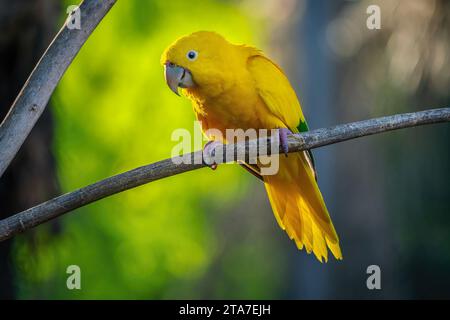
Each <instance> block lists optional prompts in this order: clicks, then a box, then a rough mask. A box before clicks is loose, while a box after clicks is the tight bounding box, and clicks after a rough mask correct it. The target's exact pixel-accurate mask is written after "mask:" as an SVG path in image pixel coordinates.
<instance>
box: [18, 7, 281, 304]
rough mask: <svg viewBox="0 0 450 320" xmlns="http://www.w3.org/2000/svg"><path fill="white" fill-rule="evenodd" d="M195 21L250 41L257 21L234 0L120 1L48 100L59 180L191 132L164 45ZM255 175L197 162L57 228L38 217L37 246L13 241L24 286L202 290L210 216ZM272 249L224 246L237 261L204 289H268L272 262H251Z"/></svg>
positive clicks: (145, 158) (161, 294)
mask: <svg viewBox="0 0 450 320" xmlns="http://www.w3.org/2000/svg"><path fill="white" fill-rule="evenodd" d="M230 21H233V23H230ZM197 30H215V31H217V32H220V33H221V34H223V35H224V36H225V37H227V38H229V39H230V40H232V41H235V42H238V43H255V42H257V33H256V32H255V30H254V28H252V21H251V20H250V19H249V18H248V17H247V16H246V15H245V13H244V12H243V11H241V9H240V8H239V7H238V6H236V5H234V4H230V3H227V2H223V1H201V2H196V5H195V6H193V5H191V4H190V3H189V1H182V0H176V1H169V2H168V1H128V0H127V1H118V3H117V4H116V5H115V7H114V8H113V9H112V10H111V12H110V13H109V14H108V15H107V16H106V18H105V19H104V20H103V21H102V23H101V24H100V25H99V27H98V28H97V30H96V31H95V32H94V34H93V35H92V36H91V37H90V38H89V40H88V41H87V43H86V44H85V46H84V47H83V49H82V50H81V52H80V53H79V55H78V56H77V57H76V59H75V61H74V63H73V64H72V65H71V67H70V68H69V70H68V71H67V73H66V74H65V76H64V78H63V80H62V82H61V83H60V85H59V86H58V89H57V91H56V94H55V95H54V97H53V100H52V102H53V113H54V115H55V118H56V119H55V123H56V131H55V142H54V148H53V149H54V152H55V154H56V160H57V170H58V177H59V181H60V183H61V189H62V191H64V192H68V191H71V190H74V189H76V188H79V187H82V186H84V185H87V184H89V183H92V182H94V181H96V180H99V179H102V178H104V177H107V176H110V175H113V174H116V173H118V172H122V171H125V170H129V169H132V168H134V167H137V166H141V165H144V164H148V163H151V162H155V161H158V160H161V159H164V158H168V157H170V154H171V149H172V148H173V147H174V146H175V144H176V143H175V142H173V141H171V134H172V132H173V131H174V130H175V129H177V128H186V129H188V130H189V131H191V132H193V120H194V115H193V112H192V108H191V105H190V103H189V102H188V101H187V100H186V99H182V98H178V97H176V96H175V95H174V94H173V93H172V92H171V91H170V90H168V89H167V87H166V84H165V82H164V78H163V69H162V67H161V65H160V56H161V53H162V51H163V50H164V49H165V48H166V47H167V46H168V45H169V44H170V43H171V42H173V41H174V40H175V39H177V38H178V37H180V36H182V35H184V34H188V33H191V32H194V31H197ZM250 180H251V176H249V175H246V174H245V172H244V171H243V170H240V168H238V167H237V166H228V165H227V166H222V167H221V168H220V169H219V170H217V171H216V172H215V173H214V174H212V173H211V171H210V170H205V169H203V170H198V171H195V172H191V173H187V174H183V175H178V176H175V177H171V178H168V179H164V180H161V181H157V182H154V183H151V184H149V185H146V186H142V187H139V188H137V189H134V190H131V191H127V192H124V193H121V194H118V195H115V196H113V197H111V198H109V199H107V200H105V201H99V202H96V203H94V204H92V205H89V206H87V207H85V208H82V209H79V210H76V212H74V213H71V214H70V215H67V216H65V217H63V218H62V219H60V221H59V222H60V223H61V224H62V227H63V230H64V232H63V233H61V235H59V236H57V237H56V238H55V237H49V236H48V233H47V232H46V229H48V228H47V227H45V226H44V227H40V228H39V232H38V234H37V238H36V239H37V240H36V241H37V245H33V246H32V245H29V244H27V243H26V242H25V241H18V242H16V252H17V254H16V260H17V266H19V270H18V274H19V276H20V277H21V278H22V280H23V281H21V282H19V286H20V288H19V293H20V296H21V297H22V298H39V297H46V298H49V297H50V298H146V299H149V298H202V297H205V292H204V291H205V290H202V288H197V289H196V288H193V286H194V285H197V286H198V280H199V279H201V278H202V277H203V276H204V275H205V273H206V272H207V271H208V269H209V268H210V265H211V262H212V261H213V260H214V257H215V255H218V254H220V248H218V242H217V237H216V230H214V227H213V224H212V223H211V221H214V219H216V217H215V216H216V215H218V214H220V213H221V212H224V209H225V211H226V209H227V208H228V210H229V209H230V206H232V205H233V203H234V202H235V201H239V199H241V198H243V197H245V196H246V195H247V192H248V186H249V181H250ZM219 209H222V210H219ZM255 248H258V250H259V249H262V250H259V251H258V250H255ZM270 248H271V246H270V245H268V246H264V244H263V243H261V244H260V245H256V246H253V247H252V248H250V247H246V245H245V243H244V244H243V245H242V246H240V247H239V248H235V250H232V251H230V252H228V253H227V255H228V256H227V257H225V258H224V261H225V264H226V266H225V267H224V269H225V270H236V269H238V268H239V269H240V272H239V273H236V272H228V273H227V272H225V273H224V274H223V275H222V277H221V278H220V281H218V283H217V286H215V288H214V290H213V291H212V292H210V290H208V291H209V292H208V294H210V295H211V297H214V296H216V297H217V296H223V295H226V294H232V296H234V297H237V298H239V297H247V298H248V297H253V298H258V297H264V298H270V297H273V296H275V295H276V290H274V289H275V287H276V284H274V283H273V281H266V280H265V279H266V278H267V275H268V273H270V272H271V270H270V269H271V265H270V264H269V265H266V266H265V267H264V268H258V269H255V268H254V264H255V263H258V259H263V257H264V256H265V255H266V254H270V252H267V250H268V249H269V250H270ZM249 251H252V252H254V254H251V255H249V254H248V253H249ZM255 255H257V256H255ZM246 260H248V261H246ZM71 264H76V265H78V266H80V268H81V272H82V279H83V281H82V290H73V291H70V290H67V288H66V279H67V274H66V273H65V270H66V267H67V266H68V265H71ZM244 278H245V281H243V279H244ZM228 296H229V295H228Z"/></svg>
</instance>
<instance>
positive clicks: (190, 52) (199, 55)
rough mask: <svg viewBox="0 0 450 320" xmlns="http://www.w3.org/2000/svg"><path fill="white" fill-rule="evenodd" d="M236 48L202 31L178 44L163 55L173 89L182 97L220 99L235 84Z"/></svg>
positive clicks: (163, 62) (167, 79) (216, 36)
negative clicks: (205, 96)
mask: <svg viewBox="0 0 450 320" xmlns="http://www.w3.org/2000/svg"><path fill="white" fill-rule="evenodd" d="M235 47H236V46H235V45H233V44H231V43H229V42H228V41H227V40H225V39H224V38H223V37H222V36H221V35H219V34H217V33H215V32H209V31H199V32H195V33H193V34H190V35H187V36H184V37H181V38H179V39H178V40H176V41H175V42H174V43H173V44H172V45H170V46H169V47H168V48H167V49H166V50H165V51H164V53H163V54H162V57H161V64H162V65H163V66H164V76H165V79H166V83H167V85H168V86H169V88H170V89H171V90H172V91H173V92H175V93H176V94H177V95H179V94H178V88H183V89H184V90H186V91H187V93H188V94H194V95H195V94H197V95H198V94H202V93H203V94H208V95H217V94H220V93H221V92H222V91H223V90H225V89H226V87H228V86H229V85H232V83H233V82H234V81H232V80H233V79H232V78H233V72H232V70H231V69H232V68H231V66H233V65H234V64H235V62H236V60H237V59H236V55H237V50H236V48H235Z"/></svg>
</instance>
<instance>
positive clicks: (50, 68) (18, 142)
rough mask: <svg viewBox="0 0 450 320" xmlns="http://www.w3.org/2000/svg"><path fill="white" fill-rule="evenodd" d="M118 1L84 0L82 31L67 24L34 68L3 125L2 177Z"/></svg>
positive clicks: (0, 137)
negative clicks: (83, 47) (61, 83)
mask: <svg viewBox="0 0 450 320" xmlns="http://www.w3.org/2000/svg"><path fill="white" fill-rule="evenodd" d="M115 2H116V0H101V1H99V0H84V1H83V2H82V3H81V5H80V6H79V10H80V16H81V19H80V20H81V21H80V22H81V29H79V30H78V29H70V28H69V27H68V26H67V22H66V23H65V24H64V26H63V27H62V28H61V30H60V31H59V32H58V34H57V35H56V37H55V39H53V41H52V43H51V44H50V46H49V47H48V48H47V50H46V51H45V53H44V55H43V56H42V58H41V59H40V60H39V62H38V64H37V65H36V67H35V68H34V70H33V72H32V73H31V75H30V77H29V78H28V80H27V81H26V82H25V85H24V86H23V88H22V90H21V91H20V93H19V95H18V96H17V98H16V100H15V101H14V103H13V105H12V107H11V109H10V111H9V113H8V114H7V116H6V117H5V119H4V120H3V122H2V123H1V125H0V150H1V152H0V177H1V176H2V175H3V173H4V172H5V170H6V168H7V167H8V166H9V164H10V163H11V161H12V159H13V158H14V157H15V155H16V154H17V152H18V151H19V149H20V147H21V146H22V144H23V142H24V141H25V139H26V138H27V136H28V134H29V133H30V131H31V129H33V127H34V125H35V123H36V121H37V120H38V119H39V117H40V116H41V114H42V112H43V111H44V109H45V107H46V106H47V103H48V101H49V99H50V97H51V95H52V93H53V91H54V90H55V88H56V85H57V84H58V83H59V81H60V80H61V78H62V76H63V74H64V72H65V71H66V69H67V68H68V67H69V65H70V64H71V63H72V60H73V59H74V57H75V56H76V55H77V53H78V51H79V50H80V48H81V47H82V46H83V44H84V43H85V41H86V40H87V38H88V37H89V36H90V35H91V33H92V32H93V31H94V29H95V27H96V26H97V25H98V24H99V23H100V21H101V20H102V19H103V17H104V16H105V15H106V14H107V13H108V11H109V10H110V9H111V7H112V6H113V5H114V3H115Z"/></svg>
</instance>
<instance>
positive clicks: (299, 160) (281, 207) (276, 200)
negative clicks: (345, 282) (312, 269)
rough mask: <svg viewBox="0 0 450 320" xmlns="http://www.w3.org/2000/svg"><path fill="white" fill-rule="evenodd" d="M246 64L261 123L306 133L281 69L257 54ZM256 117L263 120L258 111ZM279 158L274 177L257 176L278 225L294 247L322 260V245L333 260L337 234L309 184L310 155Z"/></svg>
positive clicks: (311, 174) (312, 184)
mask: <svg viewBox="0 0 450 320" xmlns="http://www.w3.org/2000/svg"><path fill="white" fill-rule="evenodd" d="M247 61H248V62H247V68H248V71H249V73H250V74H251V76H252V78H253V81H254V83H255V86H256V90H257V92H258V94H259V96H260V98H261V99H262V101H263V102H264V105H265V107H266V108H267V119H271V118H273V117H275V118H276V119H277V120H278V121H277V120H275V119H274V120H269V121H273V126H274V128H275V127H280V123H282V124H283V125H284V126H285V127H286V128H288V129H289V130H291V131H292V132H293V133H298V132H299V131H306V130H307V129H308V127H307V124H306V121H305V117H304V115H303V112H302V109H301V106H300V103H299V101H298V98H297V95H296V93H295V91H294V89H293V88H292V87H291V84H290V82H289V80H288V79H287V77H286V76H285V74H284V73H283V71H282V70H281V68H280V67H279V66H278V65H276V64H275V63H274V62H272V61H271V60H270V59H269V58H267V57H265V56H264V55H263V54H262V53H261V52H260V51H257V50H254V51H253V52H252V54H251V55H249V58H248V60H247ZM261 114H262V115H260V116H264V112H262V113H261ZM280 160H281V162H280V171H279V173H277V174H276V175H273V176H264V177H263V178H264V181H265V186H266V189H267V192H268V195H269V199H270V202H271V204H272V208H273V209H274V212H275V217H276V218H277V221H278V223H279V224H280V226H281V227H282V228H283V229H285V230H286V232H287V233H288V235H289V236H290V237H291V238H292V239H295V242H296V243H297V245H298V247H299V248H302V247H303V246H305V247H306V250H307V251H308V252H311V251H313V252H314V253H315V254H316V256H317V258H318V259H319V260H320V261H322V257H324V258H325V260H327V250H326V247H327V246H328V247H329V248H330V250H331V251H332V252H333V254H334V256H335V257H336V258H338V259H342V254H341V252H340V248H339V240H338V236H337V234H336V231H335V229H334V226H333V224H332V222H331V219H330V216H329V213H328V210H327V208H326V205H325V202H324V200H323V198H322V195H321V193H320V190H319V187H318V185H317V183H316V181H315V170H314V164H313V160H312V158H311V156H310V154H309V153H308V152H307V151H305V152H299V153H296V154H293V156H289V157H288V158H281V159H280Z"/></svg>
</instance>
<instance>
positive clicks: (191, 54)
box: [186, 50, 198, 61]
mask: <svg viewBox="0 0 450 320" xmlns="http://www.w3.org/2000/svg"><path fill="white" fill-rule="evenodd" d="M197 57H198V52H197V51H195V50H189V51H188V53H187V54H186V58H188V59H189V60H191V61H194V60H196V59H197Z"/></svg>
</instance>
